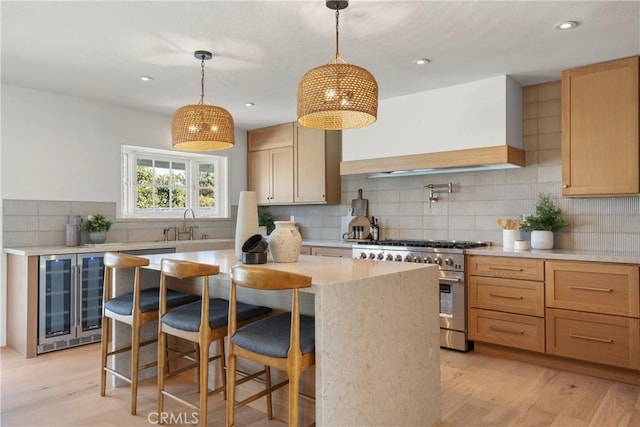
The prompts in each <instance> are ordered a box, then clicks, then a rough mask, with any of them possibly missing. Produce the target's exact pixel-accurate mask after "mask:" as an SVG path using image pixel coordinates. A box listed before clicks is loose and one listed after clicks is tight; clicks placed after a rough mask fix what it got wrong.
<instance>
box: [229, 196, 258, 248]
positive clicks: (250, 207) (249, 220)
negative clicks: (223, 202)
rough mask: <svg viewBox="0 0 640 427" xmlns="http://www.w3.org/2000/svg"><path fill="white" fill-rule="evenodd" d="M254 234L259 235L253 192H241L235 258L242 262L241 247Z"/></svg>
mask: <svg viewBox="0 0 640 427" xmlns="http://www.w3.org/2000/svg"><path fill="white" fill-rule="evenodd" d="M254 234H260V231H259V226H258V202H257V199H256V192H255V191H241V192H240V200H239V201H238V217H237V218H236V242H235V243H236V245H235V249H236V258H238V260H242V245H243V244H244V242H246V241H247V239H248V238H249V237H251V236H253V235H254Z"/></svg>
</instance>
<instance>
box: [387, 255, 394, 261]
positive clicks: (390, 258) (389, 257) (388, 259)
mask: <svg viewBox="0 0 640 427" xmlns="http://www.w3.org/2000/svg"><path fill="white" fill-rule="evenodd" d="M385 259H386V260H387V261H393V255H391V254H387V257H386V258H385Z"/></svg>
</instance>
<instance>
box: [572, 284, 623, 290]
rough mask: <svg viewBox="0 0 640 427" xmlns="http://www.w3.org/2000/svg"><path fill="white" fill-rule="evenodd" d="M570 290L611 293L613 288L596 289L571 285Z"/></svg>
mask: <svg viewBox="0 0 640 427" xmlns="http://www.w3.org/2000/svg"><path fill="white" fill-rule="evenodd" d="M569 289H580V290H583V291H596V292H611V291H612V290H613V289H611V288H594V287H591V286H578V285H569Z"/></svg>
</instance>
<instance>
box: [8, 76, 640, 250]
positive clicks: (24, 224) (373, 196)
mask: <svg viewBox="0 0 640 427" xmlns="http://www.w3.org/2000/svg"><path fill="white" fill-rule="evenodd" d="M523 90H524V92H523V99H524V106H523V107H524V108H523V120H524V122H523V129H524V135H523V143H524V149H525V153H526V167H523V168H514V169H502V170H484V171H477V172H466V173H449V174H436V175H424V176H412V177H397V178H379V179H373V178H366V177H360V176H345V177H343V178H342V204H340V205H333V206H321V205H305V206H272V207H268V208H267V209H268V210H269V211H270V212H271V213H273V214H274V215H275V216H276V218H277V219H278V220H289V219H290V217H291V216H294V217H295V221H296V222H298V225H299V227H300V232H301V233H302V236H303V238H304V239H307V240H334V241H335V240H339V239H340V237H341V236H342V234H343V233H344V232H346V231H347V230H346V229H345V230H343V229H342V225H341V221H342V217H343V216H346V215H347V214H348V208H349V207H350V206H351V200H352V199H355V198H357V197H358V189H359V188H362V189H363V197H364V198H366V199H368V200H369V212H368V215H369V217H371V216H375V217H379V218H380V228H381V238H399V239H456V240H484V241H490V242H493V243H494V244H496V245H501V244H502V231H501V230H500V228H499V227H498V225H497V224H496V220H497V219H498V218H500V217H502V218H520V217H521V215H523V214H530V213H533V211H534V206H535V203H536V200H537V197H538V193H550V194H551V197H552V199H553V200H554V202H555V203H556V205H557V206H558V207H560V209H561V211H562V214H563V216H564V217H565V219H566V220H567V221H568V222H569V224H570V226H569V227H567V228H565V229H563V230H561V231H559V232H556V233H555V247H556V248H558V249H579V250H589V249H600V250H602V249H604V250H612V251H626V250H630V251H640V197H615V198H614V197H609V198H578V199H569V198H562V197H561V192H562V191H561V173H562V167H561V156H560V147H561V133H560V107H561V104H560V82H551V83H545V84H541V85H535V86H529V87H526V88H524V89H523ZM448 182H452V183H453V193H442V194H440V200H439V201H438V202H436V203H431V202H429V201H428V190H427V189H426V188H425V187H424V186H425V185H428V184H446V183H448ZM3 210H4V212H3V215H4V218H3V219H4V235H3V238H4V245H5V246H6V247H23V246H49V245H62V244H64V239H65V226H66V223H67V216H68V215H82V216H85V217H86V215H88V214H91V213H94V212H102V213H104V214H106V215H107V216H108V217H109V218H111V219H115V217H116V204H115V203H91V202H73V201H69V202H63V201H31V200H4V206H3ZM235 212H237V206H233V207H232V218H233V219H229V220H211V219H209V220H195V221H193V224H194V225H196V226H198V228H197V230H196V234H197V236H198V237H200V236H201V235H202V234H207V236H208V237H209V238H233V236H234V233H235V231H234V230H235ZM173 226H182V220H175V221H166V220H118V221H117V222H116V223H115V225H114V227H113V228H112V230H111V231H110V232H109V234H108V237H107V242H138V241H155V240H162V238H163V235H162V230H163V228H167V227H173ZM83 238H84V237H83ZM522 238H523V239H527V238H528V234H527V233H523V234H522Z"/></svg>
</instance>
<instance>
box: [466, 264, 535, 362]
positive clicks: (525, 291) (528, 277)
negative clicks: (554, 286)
mask: <svg viewBox="0 0 640 427" xmlns="http://www.w3.org/2000/svg"><path fill="white" fill-rule="evenodd" d="M467 261H468V263H467V265H468V266H469V278H468V282H469V288H468V295H469V338H470V339H472V340H476V341H482V342H488V343H493V344H499V345H503V346H507V347H514V348H520V349H524V350H530V351H535V352H544V350H545V347H544V346H545V336H544V282H543V280H544V261H542V260H536V259H527V258H506V257H487V256H469V257H468V259H467Z"/></svg>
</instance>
